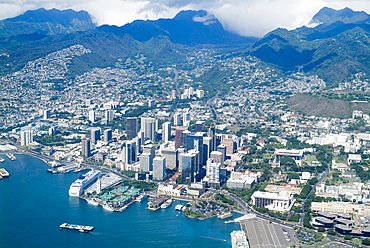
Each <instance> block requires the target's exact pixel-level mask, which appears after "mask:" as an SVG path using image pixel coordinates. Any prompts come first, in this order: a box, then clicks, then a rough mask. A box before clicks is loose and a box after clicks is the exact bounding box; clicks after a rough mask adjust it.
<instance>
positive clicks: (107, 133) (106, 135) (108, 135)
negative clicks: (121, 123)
mask: <svg viewBox="0 0 370 248" xmlns="http://www.w3.org/2000/svg"><path fill="white" fill-rule="evenodd" d="M112 138H113V131H112V129H107V130H105V131H104V142H109V141H111V140H112Z"/></svg>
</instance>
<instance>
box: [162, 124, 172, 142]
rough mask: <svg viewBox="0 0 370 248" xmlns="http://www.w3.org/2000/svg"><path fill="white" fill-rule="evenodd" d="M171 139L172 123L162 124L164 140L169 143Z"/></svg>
mask: <svg viewBox="0 0 370 248" xmlns="http://www.w3.org/2000/svg"><path fill="white" fill-rule="evenodd" d="M170 137H171V122H169V121H168V122H165V123H163V124H162V140H163V141H164V142H166V143H167V142H168V141H169V140H170Z"/></svg>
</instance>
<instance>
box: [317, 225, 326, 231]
mask: <svg viewBox="0 0 370 248" xmlns="http://www.w3.org/2000/svg"><path fill="white" fill-rule="evenodd" d="M317 230H318V231H319V232H325V228H324V227H322V226H320V227H319V228H318V229H317Z"/></svg>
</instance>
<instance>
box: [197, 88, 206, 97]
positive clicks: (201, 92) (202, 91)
mask: <svg viewBox="0 0 370 248" xmlns="http://www.w3.org/2000/svg"><path fill="white" fill-rule="evenodd" d="M195 94H196V95H197V97H198V98H203V97H204V90H200V89H197V90H196V92H195Z"/></svg>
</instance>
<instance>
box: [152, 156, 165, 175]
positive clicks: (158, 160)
mask: <svg viewBox="0 0 370 248" xmlns="http://www.w3.org/2000/svg"><path fill="white" fill-rule="evenodd" d="M165 175H166V158H162V157H155V158H154V159H153V180H157V181H162V180H163V179H164V177H165Z"/></svg>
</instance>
